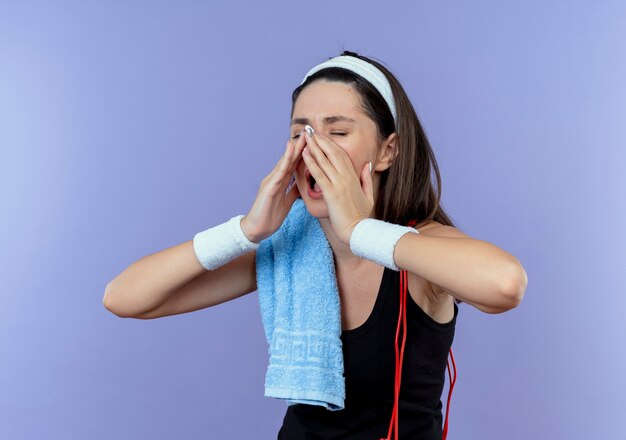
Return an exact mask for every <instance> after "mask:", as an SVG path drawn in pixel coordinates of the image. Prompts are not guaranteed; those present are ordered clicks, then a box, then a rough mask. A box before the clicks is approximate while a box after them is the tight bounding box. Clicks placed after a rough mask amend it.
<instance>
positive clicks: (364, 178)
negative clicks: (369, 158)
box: [361, 162, 374, 205]
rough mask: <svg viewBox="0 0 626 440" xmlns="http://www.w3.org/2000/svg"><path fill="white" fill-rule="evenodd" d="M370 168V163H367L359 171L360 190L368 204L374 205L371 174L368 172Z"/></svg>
mask: <svg viewBox="0 0 626 440" xmlns="http://www.w3.org/2000/svg"><path fill="white" fill-rule="evenodd" d="M371 166H372V162H367V163H366V164H365V166H364V167H363V169H362V170H361V188H362V189H363V192H364V193H365V195H366V196H367V199H368V200H369V201H370V203H371V204H372V205H374V184H373V182H372V174H371V172H370V167H371Z"/></svg>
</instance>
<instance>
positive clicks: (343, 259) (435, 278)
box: [290, 80, 527, 322]
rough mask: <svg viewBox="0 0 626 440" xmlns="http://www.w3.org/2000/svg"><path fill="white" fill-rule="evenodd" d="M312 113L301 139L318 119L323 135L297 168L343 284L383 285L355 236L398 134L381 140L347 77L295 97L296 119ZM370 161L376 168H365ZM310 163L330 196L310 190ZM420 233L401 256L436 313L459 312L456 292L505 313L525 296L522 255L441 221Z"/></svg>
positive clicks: (402, 245)
mask: <svg viewBox="0 0 626 440" xmlns="http://www.w3.org/2000/svg"><path fill="white" fill-rule="evenodd" d="M336 115H342V116H347V117H350V118H352V119H354V122H346V121H336V122H333V123H329V124H325V123H324V118H325V117H328V116H336ZM304 118H306V120H302V121H299V122H297V123H293V124H292V125H291V128H290V130H291V137H292V139H293V141H294V142H295V141H297V138H298V137H299V136H300V133H301V130H302V129H303V128H304V125H305V124H308V125H311V126H312V127H313V129H314V130H315V134H314V135H313V137H309V136H308V135H307V137H306V139H307V146H306V148H305V149H304V150H303V153H302V154H303V155H302V158H301V159H300V160H299V161H298V163H297V165H296V168H295V175H296V185H297V187H298V190H299V192H300V195H301V197H302V199H303V200H304V202H305V204H306V206H307V208H308V210H309V212H310V213H311V214H312V215H313V216H314V217H316V218H317V219H318V220H319V222H320V225H321V226H322V228H323V229H324V232H325V234H326V237H327V238H328V241H329V243H330V246H331V248H332V250H333V253H334V255H335V264H336V267H337V274H338V279H339V283H340V290H342V289H341V285H342V284H343V286H345V289H343V290H345V291H347V292H350V291H353V289H352V288H351V287H352V286H354V285H356V284H357V282H358V281H359V280H360V279H366V280H367V281H368V284H370V283H371V284H374V285H376V283H375V280H379V279H380V274H381V267H380V266H378V265H376V264H375V263H373V262H371V261H369V260H367V259H361V258H359V257H357V256H355V255H354V254H353V253H352V252H351V250H350V246H349V237H350V234H351V232H352V229H353V228H354V225H355V224H356V222H358V221H359V220H361V219H363V218H366V217H371V216H372V214H373V212H372V210H373V206H374V203H373V202H374V200H376V197H377V195H378V187H379V182H380V172H382V171H384V170H386V169H388V168H389V167H390V166H391V164H392V162H393V160H394V159H395V157H396V156H397V147H396V142H397V135H396V134H395V133H393V134H391V135H390V136H389V137H388V138H387V139H384V140H383V141H380V142H379V140H378V137H377V132H376V125H375V123H374V121H373V120H371V119H370V118H369V117H368V116H367V115H366V114H365V113H364V112H363V110H361V107H360V98H359V95H358V92H357V91H356V90H355V89H354V88H353V87H352V85H350V84H346V83H342V82H333V81H326V80H318V81H316V82H314V83H312V84H310V85H309V86H307V87H306V88H305V89H303V90H302V92H301V93H300V95H299V96H298V99H297V100H296V103H295V104H294V111H293V117H292V121H295V120H298V119H304ZM302 135H303V134H302ZM294 138H295V139H294ZM299 145H302V143H299ZM307 149H308V150H309V154H310V155H308V156H307V155H306V154H305V152H306V151H307ZM370 161H371V162H372V174H371V175H370V174H369V173H368V172H367V171H365V168H364V167H365V166H366V164H367V163H368V162H370ZM306 168H308V169H309V170H310V171H311V173H312V174H313V175H314V177H315V178H316V180H317V182H318V184H319V185H320V187H321V188H322V190H323V191H324V199H319V200H315V199H312V198H310V197H309V195H308V192H307V187H308V181H307V179H306V176H305V169H306ZM368 168H369V167H368ZM364 171H365V172H364ZM350 174H352V175H350ZM327 202H328V203H327ZM365 208H367V209H365ZM331 219H332V222H331ZM333 225H335V227H333ZM419 232H420V234H419V235H417V234H405V235H403V236H402V237H401V238H400V240H399V241H398V243H397V244H396V247H395V252H394V261H395V262H396V264H397V266H398V267H400V269H403V270H406V271H407V273H408V278H409V289H410V291H411V296H412V297H413V299H414V300H415V301H416V302H417V303H418V304H419V305H420V306H421V307H422V309H424V310H425V311H426V312H427V313H428V314H429V315H430V316H431V317H433V318H434V319H435V320H437V321H439V322H448V321H449V319H451V317H452V313H453V302H452V301H453V298H458V299H460V300H462V301H464V302H466V303H469V304H471V305H473V306H474V307H476V308H478V309H479V310H481V311H484V312H486V313H502V312H504V311H507V310H510V309H511V308H513V307H516V306H517V305H518V304H519V303H520V301H521V299H522V296H523V294H524V291H525V289H526V284H527V277H526V273H525V271H524V269H523V267H522V265H521V264H520V262H519V261H518V260H517V259H516V258H515V257H514V256H512V255H511V254H509V253H507V252H505V251H504V250H502V249H500V248H498V247H497V246H494V245H493V244H491V243H487V242H485V241H483V240H477V239H473V238H471V237H469V236H468V235H467V234H465V233H463V232H462V231H460V230H458V229H457V228H454V227H451V226H446V225H442V224H439V223H437V222H431V223H429V224H427V225H424V226H423V227H420V228H419ZM372 273H374V274H375V275H371V274H372ZM366 310H367V308H366ZM355 313H357V314H362V313H361V312H355Z"/></svg>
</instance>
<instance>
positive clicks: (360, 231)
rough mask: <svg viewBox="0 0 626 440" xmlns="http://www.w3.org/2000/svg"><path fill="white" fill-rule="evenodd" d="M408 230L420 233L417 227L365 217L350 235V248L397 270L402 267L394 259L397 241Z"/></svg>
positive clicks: (364, 256) (363, 256)
mask: <svg viewBox="0 0 626 440" xmlns="http://www.w3.org/2000/svg"><path fill="white" fill-rule="evenodd" d="M407 232H412V233H414V234H419V231H418V230H417V229H414V228H411V227H409V226H402V225H396V224H394V223H389V222H385V221H383V220H378V219H375V218H365V219H363V220H361V221H360V222H358V223H357V225H356V226H355V227H354V229H353V230H352V235H351V236H350V250H352V253H353V254H354V255H356V256H358V257H361V258H367V259H368V260H371V261H374V262H375V263H378V264H380V265H382V266H385V267H388V268H390V269H393V270H395V271H399V270H400V268H399V267H398V266H397V265H396V263H395V261H394V260H393V251H394V249H395V247H396V243H398V240H400V237H402V236H403V235H404V234H406V233H407Z"/></svg>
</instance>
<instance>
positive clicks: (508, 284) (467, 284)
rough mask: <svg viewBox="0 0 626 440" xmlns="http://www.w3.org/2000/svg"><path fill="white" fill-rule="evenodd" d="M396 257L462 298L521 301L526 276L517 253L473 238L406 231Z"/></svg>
mask: <svg viewBox="0 0 626 440" xmlns="http://www.w3.org/2000/svg"><path fill="white" fill-rule="evenodd" d="M394 261H395V263H396V264H397V265H398V267H400V268H401V269H403V270H407V271H409V272H412V273H414V274H416V275H418V276H420V277H422V278H424V279H427V280H428V281H430V282H431V283H433V284H436V285H438V286H440V287H442V288H444V289H446V290H449V291H451V292H452V293H453V294H454V296H455V297H456V298H457V299H459V300H461V301H464V302H468V303H474V304H482V305H484V306H487V307H489V308H494V309H500V310H508V309H510V308H513V307H515V306H516V305H517V304H519V302H520V300H521V295H522V294H523V285H524V283H525V279H526V276H525V272H524V269H523V268H522V266H521V265H520V264H519V262H518V260H517V259H516V258H515V257H514V256H512V255H511V254H509V253H507V252H505V251H503V250H502V249H500V248H498V247H497V246H495V245H493V244H491V243H488V242H486V241H483V240H477V239H473V238H457V237H439V236H431V235H426V234H405V235H403V236H402V237H401V238H400V240H398V243H397V244H396V247H395V250H394Z"/></svg>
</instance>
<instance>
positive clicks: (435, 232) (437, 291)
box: [408, 221, 472, 298]
mask: <svg viewBox="0 0 626 440" xmlns="http://www.w3.org/2000/svg"><path fill="white" fill-rule="evenodd" d="M415 229H417V231H418V232H419V233H420V234H423V235H427V236H431V237H451V238H472V237H470V236H469V235H467V234H466V233H464V232H463V231H461V230H460V229H459V228H456V227H454V226H448V225H444V224H441V223H439V222H436V221H430V222H428V223H426V224H423V225H417V227H416V228H415ZM408 275H409V277H411V276H413V277H417V275H416V274H413V273H411V272H408ZM426 282H427V283H428V286H429V288H430V291H431V292H432V294H434V295H435V297H438V298H440V297H441V296H442V295H445V294H447V295H450V296H451V297H453V298H454V295H453V293H452V292H451V291H449V290H448V289H444V288H443V287H441V286H438V285H437V284H434V283H431V282H430V281H428V280H426Z"/></svg>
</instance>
